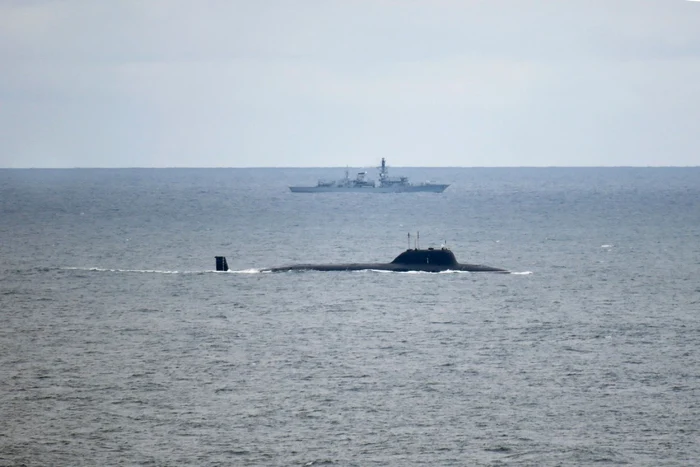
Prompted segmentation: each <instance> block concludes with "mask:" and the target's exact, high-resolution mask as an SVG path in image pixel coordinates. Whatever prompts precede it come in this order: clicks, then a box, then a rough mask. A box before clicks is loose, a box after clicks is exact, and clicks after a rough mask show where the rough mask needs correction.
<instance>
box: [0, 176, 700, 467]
mask: <svg viewBox="0 0 700 467" xmlns="http://www.w3.org/2000/svg"><path fill="white" fill-rule="evenodd" d="M395 172H397V173H398V172H401V173H402V174H405V175H408V176H410V177H411V178H412V179H414V180H417V181H419V180H424V179H431V180H435V181H443V182H449V183H452V186H450V188H448V190H447V191H445V192H444V193H443V194H429V193H424V194H423V193H421V194H394V195H391V194H384V195H381V194H376V195H371V194H292V193H290V192H289V191H288V190H287V186H288V185H291V184H303V183H314V182H315V180H316V179H317V178H337V177H339V176H342V169H250V170H248V169H245V170H244V169H199V170H194V169H153V170H148V169H133V170H86V169H85V170H84V169H76V170H0V241H1V243H0V258H1V259H0V466H20V465H25V466H47V465H56V466H76V465H85V466H98V465H99V466H106V465H154V466H166V465H167V466H170V465H184V466H215V465H222V466H223V465H233V466H257V465H264V466H267V465H270V466H286V465H307V466H308V465H337V466H372V465H376V466H379V465H382V466H384V465H389V466H406V465H441V466H463V465H475V466H500V465H533V466H580V465H632V466H676V465H678V466H685V465H698V464H699V463H700V442H699V440H700V356H699V350H700V278H699V277H698V276H699V274H698V273H699V272H700V168H604V169H602V168H601V169H599V168H590V169H588V168H575V169H556V168H551V169H526V168H517V169H418V168H414V169H395ZM416 231H420V238H421V246H423V247H427V246H430V245H435V246H440V245H441V244H442V243H443V242H444V241H447V244H448V246H449V247H450V248H451V249H452V250H453V251H454V252H455V254H456V255H457V257H458V259H459V260H460V261H463V262H475V263H483V264H488V265H491V266H497V267H503V268H507V269H509V270H511V271H515V272H517V273H518V274H511V275H498V274H478V273H476V274H470V273H442V274H429V273H386V272H372V271H365V272H335V273H328V272H326V273H324V272H290V273H278V274H270V273H260V272H259V271H258V270H259V269H260V268H263V267H271V266H278V265H283V264H289V263H295V262H336V261H337V262H382V261H389V260H391V259H392V258H393V257H394V256H396V255H397V254H398V253H399V252H400V251H402V250H403V249H405V248H406V246H407V243H406V234H407V233H408V232H416ZM215 255H226V256H227V257H228V260H229V265H230V266H231V267H232V268H233V269H234V271H232V272H228V273H216V272H213V269H214V256H215Z"/></svg>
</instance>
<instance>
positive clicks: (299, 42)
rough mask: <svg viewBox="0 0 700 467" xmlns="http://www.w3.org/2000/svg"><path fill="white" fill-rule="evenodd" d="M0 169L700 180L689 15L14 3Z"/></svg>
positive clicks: (2, 81) (319, 0)
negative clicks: (489, 170) (645, 169)
mask: <svg viewBox="0 0 700 467" xmlns="http://www.w3.org/2000/svg"><path fill="white" fill-rule="evenodd" d="M0 60H1V62H0V64H1V66H0V167H267V166H269V167H274V166H276V167H310V166H346V165H349V166H376V165H377V164H378V163H379V160H380V159H381V158H382V157H386V158H387V160H388V162H389V163H390V164H392V165H394V166H465V167H470V166H611V165H612V166H615V165H632V166H647V165H651V166H664V165H677V166H686V165H700V137H698V134H699V131H698V126H699V124H700V5H699V4H697V2H692V1H682V0H678V1H675V0H614V1H612V0H586V1H548V0H541V1H533V0H479V1H477V0H344V1H340V0H339V1H333V0H296V1H291V0H286V1H282V0H265V1H254V0H247V1H226V0H208V1H207V0H198V1H194V0H191V1H187V0H150V1H142V0H120V1H114V2H106V1H105V2H96V1H87V0H83V1H74V0H63V1H58V0H57V1H50V0H44V1H42V0H33V1H32V0H24V1H20V0H0Z"/></svg>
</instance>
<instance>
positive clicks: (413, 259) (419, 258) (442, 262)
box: [216, 248, 510, 274]
mask: <svg viewBox="0 0 700 467" xmlns="http://www.w3.org/2000/svg"><path fill="white" fill-rule="evenodd" d="M216 270H217V271H228V264H227V263H226V258H224V257H223V256H217V257H216ZM367 270H375V271H393V272H410V271H420V272H443V271H467V272H496V273H505V274H508V273H509V272H510V271H507V270H505V269H501V268H494V267H491V266H484V265H483V264H469V263H459V262H457V258H455V255H454V253H452V251H450V250H449V249H447V248H440V249H439V250H437V249H434V248H428V249H427V250H421V249H418V248H415V249H410V248H409V249H408V250H406V251H404V252H403V253H401V254H400V255H399V256H397V257H396V258H394V260H393V261H392V262H391V263H344V264H342V263H341V264H294V265H290V266H281V267H276V268H268V269H263V270H262V271H264V272H285V271H367Z"/></svg>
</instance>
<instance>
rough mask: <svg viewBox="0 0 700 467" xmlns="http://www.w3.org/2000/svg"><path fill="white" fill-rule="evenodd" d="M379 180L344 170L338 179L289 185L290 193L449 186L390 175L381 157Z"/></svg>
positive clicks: (401, 190)
mask: <svg viewBox="0 0 700 467" xmlns="http://www.w3.org/2000/svg"><path fill="white" fill-rule="evenodd" d="M378 168H379V182H375V181H374V180H371V179H368V178H367V172H366V171H362V172H358V173H357V175H356V176H355V178H354V179H351V178H350V174H349V172H348V171H347V170H346V171H345V178H342V179H340V180H332V181H326V180H319V181H318V183H317V184H316V186H290V187H289V189H290V191H291V192H292V193H416V192H429V193H442V192H443V191H445V189H446V188H447V187H448V186H450V185H449V184H442V183H431V182H425V183H411V182H410V181H409V180H408V177H390V176H389V169H388V168H387V166H386V160H385V159H384V158H383V157H382V165H381V166H380V167H378Z"/></svg>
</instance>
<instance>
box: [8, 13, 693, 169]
mask: <svg viewBox="0 0 700 467" xmlns="http://www.w3.org/2000/svg"><path fill="white" fill-rule="evenodd" d="M698 1H700V0H698ZM390 167H393V168H400V169H623V168H627V169H632V168H634V169H647V168H648V169H663V168H669V169H672V168H676V169H682V168H686V169H687V168H699V167H700V165H493V166H488V165H473V166H469V165H430V166H427V165H425V166H424V165H393V166H390ZM348 168H350V169H366V168H374V165H358V166H347V165H346V166H159V167H149V166H121V167H119V166H116V167H101V166H74V167H0V170H134V169H144V170H158V169H168V170H172V169H207V170H210V169H256V170H257V169H261V170H268V169H270V170H271V169H294V170H301V169H348Z"/></svg>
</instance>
